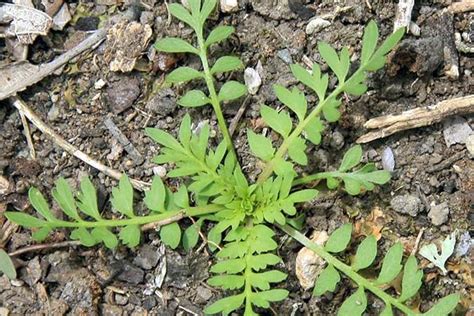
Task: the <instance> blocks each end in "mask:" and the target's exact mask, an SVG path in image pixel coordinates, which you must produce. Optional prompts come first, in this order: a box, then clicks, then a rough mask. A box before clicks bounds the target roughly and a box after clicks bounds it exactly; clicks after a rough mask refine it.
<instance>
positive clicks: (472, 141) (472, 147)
mask: <svg viewBox="0 0 474 316" xmlns="http://www.w3.org/2000/svg"><path fill="white" fill-rule="evenodd" d="M466 148H467V150H468V151H469V152H470V153H471V156H473V157H474V134H472V135H470V136H469V137H468V138H466Z"/></svg>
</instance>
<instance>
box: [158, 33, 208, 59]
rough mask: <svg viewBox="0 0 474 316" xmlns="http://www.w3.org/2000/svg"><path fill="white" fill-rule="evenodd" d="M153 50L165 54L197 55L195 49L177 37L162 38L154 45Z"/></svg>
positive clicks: (197, 52)
mask: <svg viewBox="0 0 474 316" xmlns="http://www.w3.org/2000/svg"><path fill="white" fill-rule="evenodd" d="M155 48H156V49H157V50H159V51H162V52H165V53H192V54H196V55H198V54H199V51H198V50H197V49H196V48H195V47H193V46H192V45H191V44H189V43H188V42H186V41H184V40H182V39H180V38H177V37H166V38H162V39H160V40H158V41H157V42H156V43H155Z"/></svg>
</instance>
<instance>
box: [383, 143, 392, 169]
mask: <svg viewBox="0 0 474 316" xmlns="http://www.w3.org/2000/svg"><path fill="white" fill-rule="evenodd" d="M382 166H383V169H384V170H387V171H390V172H392V171H393V170H395V157H394V156H393V151H392V149H391V148H390V147H387V148H385V149H384V151H383V153H382Z"/></svg>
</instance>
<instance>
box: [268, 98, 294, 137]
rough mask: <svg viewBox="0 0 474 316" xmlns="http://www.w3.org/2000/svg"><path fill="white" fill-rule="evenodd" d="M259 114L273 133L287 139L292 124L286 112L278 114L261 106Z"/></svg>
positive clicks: (269, 108)
mask: <svg viewBox="0 0 474 316" xmlns="http://www.w3.org/2000/svg"><path fill="white" fill-rule="evenodd" d="M260 114H261V115H262V118H263V120H264V121H265V123H266V124H267V125H268V126H270V127H271V128H272V129H273V130H274V131H275V132H277V133H278V134H280V135H281V136H283V138H287V137H288V135H289V134H290V132H291V129H292V128H293V122H292V121H291V118H290V115H289V114H288V112H286V111H281V112H278V111H277V110H275V109H272V108H271V107H269V106H266V105H262V107H261V108H260Z"/></svg>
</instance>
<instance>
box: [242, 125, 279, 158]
mask: <svg viewBox="0 0 474 316" xmlns="http://www.w3.org/2000/svg"><path fill="white" fill-rule="evenodd" d="M247 138H248V142H249V146H250V150H251V151H252V153H253V154H254V155H255V156H256V157H258V158H260V159H262V160H263V161H269V160H271V159H272V157H273V154H274V153H275V149H274V148H273V146H272V142H271V140H270V139H268V138H266V137H265V136H263V135H260V134H256V133H255V132H253V131H252V130H251V129H247Z"/></svg>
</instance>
